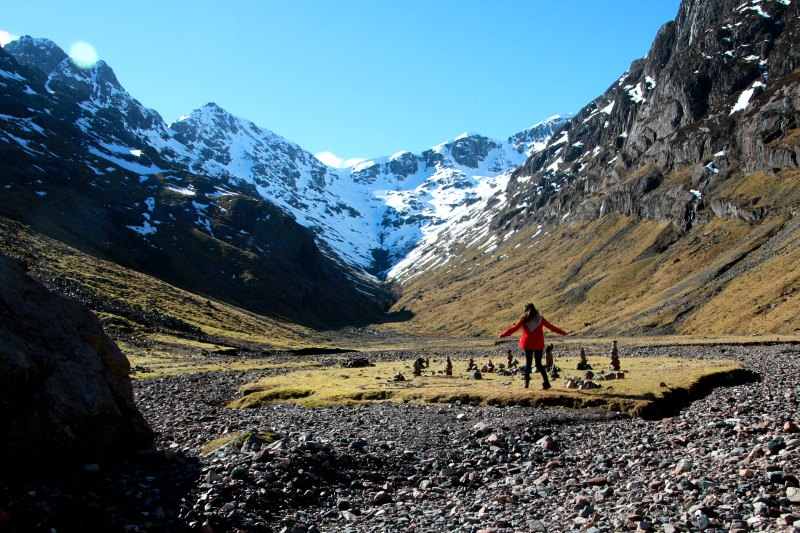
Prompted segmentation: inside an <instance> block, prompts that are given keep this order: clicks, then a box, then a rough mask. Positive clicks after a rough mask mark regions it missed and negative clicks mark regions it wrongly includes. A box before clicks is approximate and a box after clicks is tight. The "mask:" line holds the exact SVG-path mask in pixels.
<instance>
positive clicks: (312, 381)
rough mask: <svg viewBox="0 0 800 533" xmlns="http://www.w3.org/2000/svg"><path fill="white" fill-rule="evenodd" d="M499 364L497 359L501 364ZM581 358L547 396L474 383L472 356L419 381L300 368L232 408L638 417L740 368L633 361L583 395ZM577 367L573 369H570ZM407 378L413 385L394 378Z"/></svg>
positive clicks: (505, 379) (391, 371)
mask: <svg viewBox="0 0 800 533" xmlns="http://www.w3.org/2000/svg"><path fill="white" fill-rule="evenodd" d="M589 362H590V363H591V364H592V366H593V368H594V369H595V371H600V370H603V369H607V365H608V358H606V357H591V356H590V357H589ZM495 363H497V361H495ZM576 363H577V358H559V359H558V360H557V365H558V366H559V367H560V368H561V369H562V378H564V379H559V380H556V381H555V382H554V383H553V388H552V389H550V390H548V391H543V390H541V388H540V385H539V384H540V378H539V377H538V375H534V376H533V379H532V382H531V388H530V389H525V388H524V387H523V386H522V378H521V376H503V375H500V374H495V373H487V374H484V375H483V379H481V380H475V379H471V378H470V376H469V374H468V373H467V372H466V367H467V363H466V360H465V359H459V360H454V361H453V364H454V375H453V376H445V375H444V373H443V365H444V362H443V360H442V359H439V360H432V362H431V372H427V371H426V372H425V374H424V375H423V376H419V377H414V376H413V374H412V368H411V363H410V362H409V361H393V362H380V363H377V364H376V365H375V366H373V367H368V368H353V369H350V368H325V369H317V370H300V371H297V372H292V373H289V374H284V375H280V376H274V377H269V378H265V379H263V380H260V381H258V382H256V383H252V384H249V385H245V386H244V387H242V389H241V392H242V396H241V397H240V398H238V399H236V400H233V401H232V402H231V403H230V404H229V407H232V408H249V407H257V406H262V405H266V404H271V403H281V402H284V403H293V404H297V405H302V406H307V407H318V406H328V405H337V404H357V403H362V402H370V401H392V402H433V403H440V402H452V401H456V400H460V401H464V402H472V403H482V404H487V405H569V406H574V407H580V406H601V407H605V408H608V409H612V410H615V411H624V412H629V413H638V412H640V411H641V410H642V409H643V408H645V407H646V406H647V405H648V404H650V403H651V402H654V401H658V400H660V399H663V398H665V396H667V395H670V394H673V393H674V392H675V391H676V390H683V391H689V390H691V389H692V388H693V387H694V386H696V385H697V384H698V382H699V381H700V380H701V379H707V378H709V377H713V376H719V375H723V374H727V373H730V372H733V371H736V370H739V369H740V368H741V366H740V365H739V363H737V362H735V361H730V360H721V361H710V360H701V359H679V358H672V357H659V358H626V359H624V361H623V370H625V371H626V377H625V379H618V380H607V381H598V383H599V384H600V385H601V386H602V388H600V389H593V390H585V391H579V390H575V389H569V388H567V387H566V384H565V381H566V378H568V377H571V376H572V377H582V376H583V374H584V372H580V371H577V370H574V368H575V366H576ZM570 369H573V370H570ZM397 373H402V374H403V375H404V376H405V378H406V381H403V382H395V381H393V380H392V377H393V376H394V375H395V374H397Z"/></svg>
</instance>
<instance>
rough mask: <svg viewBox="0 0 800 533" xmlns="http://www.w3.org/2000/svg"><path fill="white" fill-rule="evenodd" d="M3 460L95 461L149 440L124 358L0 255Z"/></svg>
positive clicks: (72, 306)
mask: <svg viewBox="0 0 800 533" xmlns="http://www.w3.org/2000/svg"><path fill="white" fill-rule="evenodd" d="M0 353H2V357H0V416H1V417H2V420H3V425H2V427H3V434H2V436H1V437H0V463H3V467H4V468H13V467H14V466H15V465H21V464H22V465H25V466H26V468H27V467H29V466H30V462H29V460H30V459H35V460H36V461H37V462H57V463H62V464H63V462H64V461H68V460H79V461H83V462H95V461H98V460H102V459H106V458H109V457H111V456H114V455H117V456H118V455H124V454H125V453H126V452H130V451H132V450H135V449H137V448H142V447H146V446H148V445H149V444H150V443H151V440H152V434H151V431H150V429H149V428H148V426H147V423H146V422H145V421H144V419H143V418H142V415H141V414H140V413H139V411H138V410H137V408H136V406H135V405H134V401H133V392H132V388H131V381H130V377H129V376H128V371H129V364H128V360H127V359H126V358H125V356H124V355H123V354H122V352H120V350H119V348H117V346H116V345H115V344H114V342H113V341H112V340H111V339H109V338H108V337H107V336H106V334H105V333H104V332H103V329H102V327H101V326H100V323H99V322H98V320H97V318H96V317H95V316H94V315H93V314H91V313H90V312H89V311H87V310H86V309H84V308H83V307H81V306H80V305H79V304H77V303H75V302H73V301H71V300H67V299H65V298H62V297H60V296H57V295H54V294H52V293H50V292H48V291H47V290H46V289H45V288H44V287H42V286H41V285H39V284H38V283H36V282H34V281H33V280H32V279H30V278H29V277H27V276H26V275H25V273H24V272H23V270H22V269H21V267H20V266H18V265H17V264H15V263H13V262H12V261H11V260H9V259H8V258H6V257H3V256H0Z"/></svg>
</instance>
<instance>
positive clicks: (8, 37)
mask: <svg viewBox="0 0 800 533" xmlns="http://www.w3.org/2000/svg"><path fill="white" fill-rule="evenodd" d="M16 38H17V36H16V35H14V34H13V33H11V32H10V31H6V30H0V48H4V47H5V46H6V45H7V44H8V43H10V42H11V41H14V40H16Z"/></svg>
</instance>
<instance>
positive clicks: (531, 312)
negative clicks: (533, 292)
mask: <svg viewBox="0 0 800 533" xmlns="http://www.w3.org/2000/svg"><path fill="white" fill-rule="evenodd" d="M538 316H539V311H538V310H537V309H536V306H535V305H533V304H532V303H527V304H525V312H524V313H522V318H521V320H522V321H523V322H528V321H529V320H531V319H534V318H536V317H538Z"/></svg>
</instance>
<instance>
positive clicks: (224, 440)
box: [200, 431, 275, 457]
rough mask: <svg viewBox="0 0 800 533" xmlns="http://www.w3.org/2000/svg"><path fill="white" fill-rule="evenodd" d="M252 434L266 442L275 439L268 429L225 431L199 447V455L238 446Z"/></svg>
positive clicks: (206, 454)
mask: <svg viewBox="0 0 800 533" xmlns="http://www.w3.org/2000/svg"><path fill="white" fill-rule="evenodd" d="M252 436H255V437H256V438H257V439H258V440H260V441H261V442H263V443H266V444H269V443H271V442H274V441H275V435H274V434H273V433H270V432H268V431H260V432H258V433H253V432H250V431H236V432H233V433H226V434H225V435H222V436H221V437H218V438H216V439H213V440H210V441H208V442H206V443H205V444H203V446H201V447H200V455H201V456H203V457H205V456H208V455H211V454H212V453H214V452H215V451H217V450H219V449H220V448H223V447H225V446H234V447H240V446H241V445H242V444H243V443H244V442H245V441H246V440H248V439H249V438H251V437H252Z"/></svg>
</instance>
